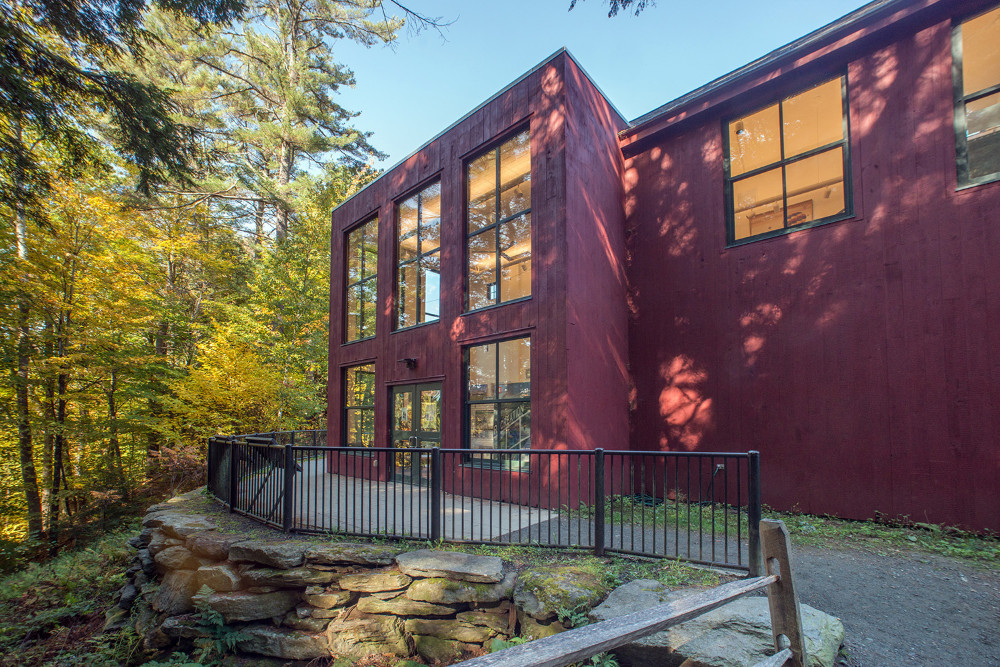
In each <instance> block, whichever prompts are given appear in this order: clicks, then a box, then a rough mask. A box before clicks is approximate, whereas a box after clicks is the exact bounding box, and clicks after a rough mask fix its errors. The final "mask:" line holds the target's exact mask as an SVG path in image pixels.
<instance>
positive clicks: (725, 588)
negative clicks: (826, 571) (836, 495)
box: [456, 520, 806, 667]
mask: <svg viewBox="0 0 1000 667" xmlns="http://www.w3.org/2000/svg"><path fill="white" fill-rule="evenodd" d="M760 531H761V546H762V548H763V552H764V563H765V565H766V567H767V571H768V572H769V573H770V574H768V575H766V576H763V577H754V578H750V579H740V580H738V581H732V582H730V583H728V584H723V585H721V586H717V587H716V588H713V589H711V590H707V591H703V592H701V593H695V594H694V595H691V596H689V597H686V598H684V599H682V600H677V601H675V602H670V603H667V604H662V605H659V606H657V607H653V608H652V609H648V610H644V611H639V612H636V613H634V614H628V615H626V616H619V617H618V618H612V619H608V620H607V621H601V622H600V623H595V624H593V625H587V626H584V627H581V628H575V629H573V630H567V631H566V632H561V633H559V634H557V635H553V636H551V637H545V638H543V639H536V640H535V641H532V642H528V643H527V644H520V645H518V646H512V647H510V648H506V649H504V650H502V651H498V652H496V653H491V654H489V655H484V656H482V657H479V658H474V659H472V660H466V661H465V662H461V663H458V665H456V667H459V666H460V667H495V666H498V665H503V666H504V667H563V666H564V665H569V664H572V663H574V662H578V661H580V660H586V659H587V658H589V657H591V656H593V655H597V654H598V653H603V652H604V651H610V650H612V649H615V648H618V647H619V646H623V645H625V644H628V643H631V642H633V641H635V640H637V639H642V638H643V637H648V636H649V635H652V634H655V633H657V632H660V631H662V630H666V629H667V628H669V627H672V626H674V625H678V624H680V623H683V622H684V621H687V620H690V619H692V618H695V617H697V616H700V615H702V614H704V613H706V612H709V611H711V610H713V609H716V608H718V607H721V606H722V605H724V604H726V603H727V602H731V601H733V600H735V599H737V598H740V597H743V596H744V595H747V594H748V593H752V592H754V591H758V590H761V589H763V588H766V589H767V595H768V602H769V606H770V610H771V626H772V632H773V633H774V637H775V648H776V649H778V653H777V654H775V655H774V656H772V657H771V658H768V659H767V660H765V661H764V662H762V663H760V665H759V666H758V667H778V666H780V665H785V664H786V663H787V662H788V661H789V660H790V661H791V665H792V666H793V667H801V665H804V664H805V660H806V655H805V649H804V645H803V641H802V621H801V615H800V613H799V603H798V599H797V598H796V596H795V588H794V586H793V585H792V581H791V576H792V575H791V572H792V571H791V564H790V563H789V562H788V530H787V529H786V528H785V524H784V523H782V522H781V521H769V520H765V521H761V522H760Z"/></svg>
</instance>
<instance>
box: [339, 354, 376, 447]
mask: <svg viewBox="0 0 1000 667" xmlns="http://www.w3.org/2000/svg"><path fill="white" fill-rule="evenodd" d="M344 431H345V433H344V445H345V446H347V447H372V446H373V445H374V444H375V364H365V365H363V366H352V367H351V368H347V369H345V370H344Z"/></svg>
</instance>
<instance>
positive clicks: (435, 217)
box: [396, 183, 441, 329]
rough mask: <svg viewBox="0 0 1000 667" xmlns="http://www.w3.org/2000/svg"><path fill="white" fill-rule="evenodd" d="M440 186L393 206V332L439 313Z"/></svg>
mask: <svg viewBox="0 0 1000 667" xmlns="http://www.w3.org/2000/svg"><path fill="white" fill-rule="evenodd" d="M440 310H441V184H440V183H435V184H434V185H431V186H428V187H426V188H424V189H423V190H421V191H420V192H418V193H417V194H415V195H413V196H412V197H410V198H409V199H407V200H405V201H403V202H402V203H400V204H398V205H397V206H396V328H397V329H402V328H405V327H412V326H414V325H416V324H423V323H424V322H433V321H435V320H437V319H438V318H439V317H440V315H441V313H440Z"/></svg>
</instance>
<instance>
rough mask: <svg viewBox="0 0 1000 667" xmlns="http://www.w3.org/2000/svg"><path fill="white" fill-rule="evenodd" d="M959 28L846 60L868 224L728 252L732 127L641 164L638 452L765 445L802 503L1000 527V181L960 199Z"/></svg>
mask: <svg viewBox="0 0 1000 667" xmlns="http://www.w3.org/2000/svg"><path fill="white" fill-rule="evenodd" d="M950 35H951V24H950V22H947V21H943V22H939V23H937V24H935V25H932V26H930V27H928V28H925V29H922V30H920V31H919V32H916V33H913V34H910V35H906V36H903V37H901V38H899V39H898V40H897V41H895V42H893V43H891V44H887V45H883V46H881V47H879V48H877V49H874V50H871V51H869V52H867V53H862V54H856V55H855V57H854V58H853V59H852V60H851V62H849V63H848V62H844V63H841V67H843V68H845V69H846V70H847V72H848V84H849V95H850V108H851V117H850V122H851V149H852V179H853V182H854V186H855V198H854V204H855V213H856V215H855V217H854V218H852V219H850V220H847V221H843V222H839V223H833V224H830V225H824V226H821V227H816V228H813V229H808V230H802V231H799V232H795V233H792V234H789V235H786V236H782V237H778V238H774V239H768V240H762V241H757V242H753V243H749V244H746V245H742V246H737V247H732V248H726V247H725V212H724V208H723V205H724V202H723V172H722V157H723V155H722V138H721V132H722V121H723V117H722V116H721V115H720V114H716V115H712V116H709V115H707V114H706V115H705V117H704V118H702V119H701V120H699V121H698V122H697V123H691V124H689V125H688V126H687V127H685V128H683V130H678V131H677V132H675V133H674V134H668V135H666V136H665V137H664V138H662V139H660V140H658V141H657V142H655V143H653V145H650V146H647V147H645V148H644V150H643V151H642V152H640V153H638V154H637V155H635V156H633V157H630V158H629V159H628V160H627V161H626V178H625V182H626V188H627V192H626V215H627V233H628V237H629V245H628V250H629V253H630V263H629V267H628V271H629V284H630V302H631V319H630V333H629V359H630V363H631V367H632V371H633V382H634V384H635V393H636V401H635V406H634V410H633V413H632V423H633V442H632V447H633V448H636V449H647V448H661V449H670V450H703V451H708V450H745V449H759V450H760V451H761V457H762V465H763V474H764V479H763V489H764V501H765V502H766V503H768V504H770V505H773V506H776V507H779V508H783V509H789V508H798V509H801V510H804V511H811V512H819V513H831V514H837V515H841V516H846V517H853V518H867V517H871V516H874V515H875V513H876V512H881V513H884V514H886V515H889V516H891V517H896V516H907V517H909V518H910V519H911V520H914V521H933V522H941V523H947V524H959V525H964V526H967V527H970V528H975V529H983V528H989V529H993V530H996V529H998V528H1000V501H998V493H997V489H998V488H1000V437H998V436H1000V418H998V410H1000V389H998V387H1000V383H998V380H1000V357H998V355H997V353H996V351H997V350H1000V340H998V338H1000V334H998V331H997V330H998V328H1000V327H997V326H996V323H997V322H1000V303H998V302H1000V297H998V296H997V293H996V290H992V289H990V286H995V285H998V284H1000V263H998V262H996V261H991V259H992V258H993V257H995V256H996V255H997V254H998V252H1000V231H998V228H1000V224H998V223H1000V214H998V211H1000V183H993V184H987V185H982V186H978V187H975V188H969V189H965V190H960V191H957V190H956V177H955V147H954V132H953V129H952V78H951V54H950V44H951V41H950ZM801 83H802V87H805V86H808V85H809V84H810V83H812V80H808V79H806V78H803V80H802V82H801ZM768 101H771V100H767V99H763V100H760V99H758V100H754V101H752V102H751V101H750V100H748V101H747V106H746V107H745V108H744V107H731V112H732V113H738V112H739V111H743V110H746V111H749V110H751V109H752V107H753V105H754V104H756V103H758V102H762V103H766V102H768Z"/></svg>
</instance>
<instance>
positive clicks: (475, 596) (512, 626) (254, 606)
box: [106, 492, 844, 667]
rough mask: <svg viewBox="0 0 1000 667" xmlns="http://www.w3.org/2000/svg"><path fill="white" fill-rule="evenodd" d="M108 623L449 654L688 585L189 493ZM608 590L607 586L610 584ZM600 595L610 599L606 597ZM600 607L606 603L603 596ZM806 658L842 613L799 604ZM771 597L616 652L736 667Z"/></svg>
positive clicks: (304, 645)
mask: <svg viewBox="0 0 1000 667" xmlns="http://www.w3.org/2000/svg"><path fill="white" fill-rule="evenodd" d="M142 525H143V530H142V533H141V534H140V535H138V536H136V537H134V538H133V539H132V541H131V544H132V546H134V547H135V548H136V550H137V552H136V557H135V563H134V564H133V565H132V567H130V568H129V570H128V579H129V583H127V584H126V585H125V586H124V587H123V588H122V589H121V591H120V595H119V599H118V602H117V605H116V607H115V608H113V609H112V610H111V611H109V612H108V614H107V624H106V629H111V628H121V627H123V626H125V625H126V624H130V625H132V626H133V627H134V628H135V630H136V632H137V633H138V634H139V635H140V636H142V637H143V642H144V645H145V648H146V649H147V650H150V651H167V652H170V651H173V650H176V649H180V650H187V649H189V648H191V647H192V645H193V644H194V643H195V642H196V641H197V640H198V639H200V638H209V639H220V638H221V637H220V635H221V634H223V633H226V635H227V637H228V638H229V639H233V640H235V646H236V648H237V649H238V650H239V651H241V652H244V653H257V654H260V655H264V656H271V657H275V658H283V659H286V660H311V659H313V658H318V657H328V656H339V657H354V658H361V657H367V656H371V655H376V654H389V655H394V656H399V657H400V658H406V657H413V656H418V655H419V656H420V657H422V658H423V659H424V660H426V661H427V662H428V663H430V664H439V663H444V664H449V663H452V662H455V661H457V660H460V659H462V658H464V657H468V656H470V655H472V654H481V653H483V652H484V651H487V650H489V648H490V645H491V644H492V642H493V640H494V639H496V638H501V639H507V638H510V637H513V636H515V635H517V636H521V637H528V638H540V637H545V636H549V635H551V634H554V633H556V632H562V631H563V630H565V629H566V628H565V627H564V626H563V625H562V624H561V623H560V622H559V620H558V616H559V613H560V612H564V611H567V610H572V611H573V612H575V615H576V616H577V621H576V622H579V615H580V614H582V613H583V612H584V611H587V610H591V611H590V618H591V619H592V620H594V621H600V620H606V619H609V618H614V617H616V616H621V615H623V614H628V613H632V612H635V611H640V610H645V609H649V608H651V607H655V606H657V605H659V604H663V603H665V602H672V601H675V600H677V599H680V598H681V597H684V596H685V595H689V594H690V593H691V592H692V591H691V590H686V591H670V590H669V589H667V588H666V587H665V586H663V585H662V584H660V583H658V582H656V581H652V580H649V581H634V582H631V583H627V584H625V585H623V586H620V587H619V588H617V589H616V590H615V591H613V592H612V591H609V590H608V589H607V588H606V586H605V583H604V581H603V579H602V578H601V577H598V576H597V575H595V574H594V573H593V572H591V571H588V570H586V569H584V568H580V567H574V566H570V565H548V566H538V567H532V568H528V569H524V570H521V571H520V572H512V571H507V570H505V568H504V563H503V562H502V561H501V560H500V559H499V558H496V557H493V556H473V555H469V554H464V553H459V552H452V551H433V550H427V549H415V550H414V549H410V548H408V547H406V546H400V545H392V546H390V545H378V544H368V543H365V544H361V543H346V542H337V541H332V540H330V539H324V538H321V537H317V538H299V539H289V536H288V535H285V534H284V533H281V532H278V531H274V530H270V529H266V528H262V527H260V526H259V525H257V524H252V523H250V522H245V521H243V520H242V519H239V518H234V517H232V516H231V515H229V514H228V513H225V512H224V511H221V510H220V508H219V506H218V505H216V504H215V503H213V502H211V501H209V500H207V499H206V498H205V497H204V496H203V495H201V494H200V493H197V492H192V493H191V494H187V495H185V496H180V497H178V498H174V499H172V500H171V501H170V502H168V503H164V504H162V505H156V506H154V507H151V508H150V509H149V511H148V513H147V514H146V517H145V518H144V519H143V522H142ZM609 593H610V595H609ZM602 601H603V602H602ZM598 605H599V606H598ZM801 607H802V618H803V623H804V626H803V627H804V634H805V640H806V648H807V650H808V652H809V659H808V662H807V666H808V667H830V666H831V665H833V664H834V662H835V661H836V657H837V651H838V647H839V646H840V644H841V642H842V641H843V638H844V627H843V625H842V624H841V623H840V621H839V620H838V619H836V618H834V617H832V616H829V615H828V614H824V613H823V612H820V611H818V610H815V609H812V608H811V607H809V606H808V605H801ZM773 652H774V644H773V640H772V636H771V627H770V612H769V610H768V605H767V600H766V599H765V598H762V597H754V598H745V599H741V600H737V601H736V602H731V603H729V604H727V605H725V606H723V607H721V608H719V609H717V610H715V611H713V612H710V613H708V614H705V615H703V616H701V617H699V618H698V619H695V620H693V621H688V622H687V623H684V624H682V625H678V626H675V627H673V628H671V629H669V630H667V631H665V632H661V633H657V634H655V635H652V636H650V637H647V638H644V639H640V640H638V641H636V642H634V643H632V644H628V645H626V646H623V647H621V649H619V650H618V651H617V654H618V658H619V660H620V661H621V663H622V664H623V665H627V666H628V665H630V666H632V667H653V666H658V665H663V664H680V663H681V662H684V664H697V665H701V666H703V667H734V666H735V665H742V664H756V663H757V662H760V661H762V660H764V659H765V658H766V657H767V656H769V655H771V654H773Z"/></svg>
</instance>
